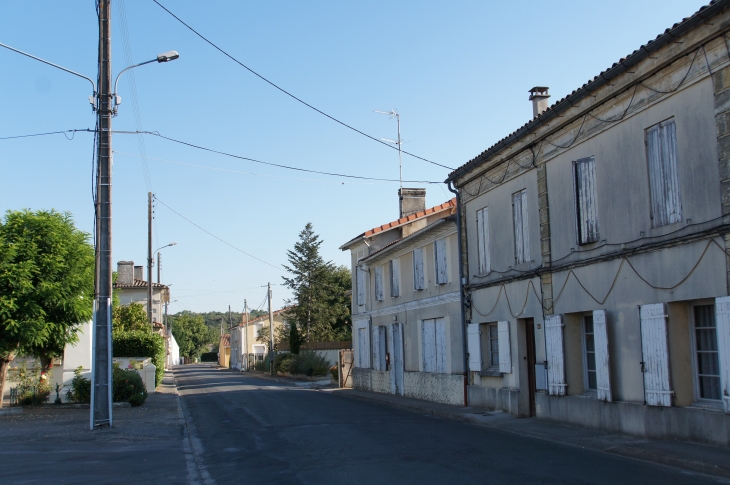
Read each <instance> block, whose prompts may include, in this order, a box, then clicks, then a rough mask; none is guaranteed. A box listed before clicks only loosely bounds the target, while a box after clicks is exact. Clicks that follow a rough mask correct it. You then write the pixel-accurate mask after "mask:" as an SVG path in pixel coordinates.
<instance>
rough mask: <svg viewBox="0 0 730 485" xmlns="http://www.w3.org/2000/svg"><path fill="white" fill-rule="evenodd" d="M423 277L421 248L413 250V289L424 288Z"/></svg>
mask: <svg viewBox="0 0 730 485" xmlns="http://www.w3.org/2000/svg"><path fill="white" fill-rule="evenodd" d="M424 280H425V275H424V274H423V248H417V249H414V250H413V289H415V290H422V289H423V288H424V286H425V285H424Z"/></svg>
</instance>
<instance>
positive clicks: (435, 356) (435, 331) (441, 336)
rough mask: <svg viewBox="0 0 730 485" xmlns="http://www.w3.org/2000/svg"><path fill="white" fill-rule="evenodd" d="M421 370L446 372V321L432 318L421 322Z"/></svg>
mask: <svg viewBox="0 0 730 485" xmlns="http://www.w3.org/2000/svg"><path fill="white" fill-rule="evenodd" d="M421 345H422V350H423V372H437V373H442V374H443V373H445V372H446V321H445V319H444V318H432V319H429V320H423V321H422V322H421Z"/></svg>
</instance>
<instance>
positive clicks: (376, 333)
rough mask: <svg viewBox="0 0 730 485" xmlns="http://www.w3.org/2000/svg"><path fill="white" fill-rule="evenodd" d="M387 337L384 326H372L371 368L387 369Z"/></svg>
mask: <svg viewBox="0 0 730 485" xmlns="http://www.w3.org/2000/svg"><path fill="white" fill-rule="evenodd" d="M387 342H388V337H387V331H386V329H385V326H383V325H379V326H377V327H373V369H375V370H381V371H384V370H388V369H387V364H386V362H387V360H386V355H387V353H388V346H387Z"/></svg>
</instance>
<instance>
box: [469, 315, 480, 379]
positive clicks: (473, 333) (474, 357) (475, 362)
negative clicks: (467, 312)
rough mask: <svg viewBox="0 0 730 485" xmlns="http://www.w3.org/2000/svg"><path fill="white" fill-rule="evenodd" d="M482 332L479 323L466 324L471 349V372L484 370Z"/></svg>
mask: <svg viewBox="0 0 730 485" xmlns="http://www.w3.org/2000/svg"><path fill="white" fill-rule="evenodd" d="M480 334H481V332H480V331H479V324H478V323H470V324H468V325H467V326H466V337H467V338H466V343H467V349H468V350H469V370H470V371H471V372H481V371H482V349H481V342H480V340H481V337H480Z"/></svg>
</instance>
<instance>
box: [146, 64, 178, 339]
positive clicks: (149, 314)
mask: <svg viewBox="0 0 730 485" xmlns="http://www.w3.org/2000/svg"><path fill="white" fill-rule="evenodd" d="M173 52H174V51H173ZM150 62H152V61H150ZM150 242H151V241H150ZM176 244H177V243H176V242H171V243H170V244H165V245H164V246H162V247H159V248H157V249H156V250H155V251H150V252H149V254H147V319H148V320H149V321H150V325H152V263H153V262H154V258H153V257H152V255H153V254H154V253H157V282H158V283H159V282H160V253H159V252H158V251H159V250H160V249H165V248H168V247H170V246H174V245H176ZM149 248H150V249H152V245H151V244H150V245H149Z"/></svg>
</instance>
